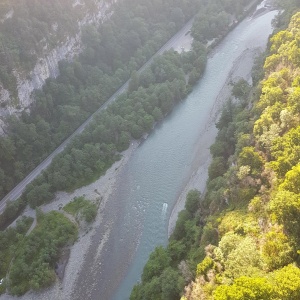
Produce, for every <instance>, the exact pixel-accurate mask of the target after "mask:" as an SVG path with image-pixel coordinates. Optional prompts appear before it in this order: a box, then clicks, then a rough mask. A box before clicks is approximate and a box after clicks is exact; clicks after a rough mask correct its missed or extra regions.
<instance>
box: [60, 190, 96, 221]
mask: <svg viewBox="0 0 300 300" xmlns="http://www.w3.org/2000/svg"><path fill="white" fill-rule="evenodd" d="M63 209H64V211H66V212H67V213H69V214H71V215H73V216H75V217H76V218H79V219H81V218H83V219H84V220H85V221H86V222H88V223H90V222H92V221H94V220H95V218H96V216H97V205H96V203H93V202H91V201H89V200H87V199H85V198H84V197H83V196H82V197H75V198H74V200H73V201H71V202H69V203H68V204H66V205H65V206H64V208H63Z"/></svg>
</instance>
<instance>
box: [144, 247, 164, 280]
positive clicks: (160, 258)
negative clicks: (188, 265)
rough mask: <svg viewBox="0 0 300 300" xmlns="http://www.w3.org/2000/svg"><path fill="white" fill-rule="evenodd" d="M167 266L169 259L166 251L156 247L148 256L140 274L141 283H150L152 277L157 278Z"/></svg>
mask: <svg viewBox="0 0 300 300" xmlns="http://www.w3.org/2000/svg"><path fill="white" fill-rule="evenodd" d="M169 264H170V257H169V256H168V253H167V251H166V249H164V248H163V247H161V246H160V247H156V248H155V250H154V251H153V252H152V253H151V254H150V257H149V260H148V262H147V263H146V265H145V267H144V270H143V274H142V280H143V282H148V281H149V282H150V281H151V280H152V278H153V277H156V276H157V277H159V276H160V275H161V274H162V272H163V270H164V269H165V268H167V267H168V266H169Z"/></svg>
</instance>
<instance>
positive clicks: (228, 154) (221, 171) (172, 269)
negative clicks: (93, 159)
mask: <svg viewBox="0 0 300 300" xmlns="http://www.w3.org/2000/svg"><path fill="white" fill-rule="evenodd" d="M280 22H283V21H282V19H281V20H280ZM281 24H282V23H281ZM299 32H300V13H296V14H295V15H294V16H293V17H292V19H291V21H290V24H289V26H288V28H287V29H286V30H283V31H280V32H278V33H277V34H275V35H274V36H273V37H272V38H271V40H270V48H269V53H268V57H267V58H266V59H265V63H264V67H263V72H262V70H260V71H259V68H258V66H256V69H255V72H254V73H253V80H254V83H257V82H258V79H259V77H260V76H259V74H262V73H263V74H264V78H263V80H262V81H260V82H259V83H258V86H257V87H256V88H254V89H252V92H251V91H250V87H249V86H248V85H247V84H246V83H245V82H243V81H241V82H239V83H238V84H236V85H235V86H234V88H233V96H235V98H236V99H238V101H234V102H233V101H229V102H228V103H227V105H226V106H225V107H224V110H223V113H222V115H221V117H220V119H219V121H218V123H217V128H218V129H219V133H218V137H217V140H216V142H215V144H214V145H213V146H212V147H211V153H212V156H213V162H212V164H211V166H210V168H209V180H208V182H207V192H206V194H205V195H200V193H199V192H198V191H196V190H193V191H190V193H189V194H188V196H187V201H186V206H185V210H184V211H182V212H181V213H180V215H179V218H178V221H177V224H176V228H175V230H174V232H173V234H172V236H171V238H170V241H169V245H168V246H167V248H166V249H164V248H162V247H159V248H157V249H156V250H155V251H154V252H153V253H152V254H151V256H150V258H149V261H148V262H147V264H146V266H145V267H144V271H143V275H142V282H141V283H140V284H138V285H136V286H135V288H134V289H133V291H132V294H131V298H130V299H131V300H135V299H156V300H157V299H164V300H165V299H179V298H180V297H179V294H180V293H181V295H183V296H182V298H181V299H182V300H196V299H197V300H198V299H217V300H221V299H222V300H229V299H231V300H238V299H241V300H242V299H300V280H299V278H300V269H299V265H298V263H299V250H298V249H299V247H300V240H299V230H300V228H299V221H298V220H299V217H300V208H299V207H300V196H299V193H300V189H299V186H300V181H299V180H300V165H299V162H300V135H299V133H300V106H299V103H300V102H299V95H300V94H299V89H300V88H299V82H300V81H299V78H300V77H299V74H300V73H299V71H300V70H299V59H300V56H299V53H300V52H299V44H298V39H299ZM183 286H185V288H183Z"/></svg>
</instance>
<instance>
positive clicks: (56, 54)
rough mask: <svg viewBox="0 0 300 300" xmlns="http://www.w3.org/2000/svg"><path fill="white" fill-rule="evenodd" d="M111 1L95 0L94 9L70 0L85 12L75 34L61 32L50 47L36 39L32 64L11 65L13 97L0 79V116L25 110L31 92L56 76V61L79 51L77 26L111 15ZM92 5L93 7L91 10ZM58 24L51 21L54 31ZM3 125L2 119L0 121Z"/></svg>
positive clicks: (101, 20) (27, 106) (77, 22)
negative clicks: (61, 36)
mask: <svg viewBox="0 0 300 300" xmlns="http://www.w3.org/2000/svg"><path fill="white" fill-rule="evenodd" d="M114 2H116V0H114V1H110V2H108V1H104V0H96V1H94V3H93V5H96V7H94V10H93V11H91V10H89V9H87V8H86V6H87V5H88V1H87V0H86V1H80V0H76V1H73V4H72V8H73V9H77V10H78V9H79V10H80V11H81V12H82V10H84V11H85V14H84V16H83V17H82V18H81V19H79V20H77V21H76V26H77V30H76V31H77V33H75V34H70V35H65V37H64V40H60V41H59V40H58V41H57V44H56V45H55V46H54V47H53V46H50V44H49V42H47V40H46V39H43V40H42V41H40V43H41V44H42V53H41V54H39V55H38V56H37V57H38V58H37V60H36V63H35V66H34V67H33V68H32V69H31V70H30V71H28V70H26V71H25V70H24V69H23V68H22V67H14V68H13V69H12V74H13V77H14V78H15V80H16V93H15V94H16V95H17V99H16V96H15V97H13V96H12V94H13V93H12V91H9V90H7V89H5V88H4V86H3V84H2V83H1V82H0V119H3V117H5V116H6V115H8V114H15V113H18V112H22V111H23V110H24V109H28V108H29V106H30V104H31V103H32V102H33V98H32V96H31V95H32V92H33V91H34V90H36V89H40V88H42V86H43V85H44V83H45V81H46V79H47V78H49V77H57V76H58V74H59V68H58V63H59V62H60V61H62V60H68V61H70V60H72V59H73V57H74V56H76V55H77V54H79V53H80V51H81V46H82V45H81V28H82V27H83V26H84V25H87V24H97V23H98V24H100V23H102V22H103V21H104V20H106V19H107V18H109V17H110V16H111V14H112V9H111V7H112V4H113V3H114ZM95 8H96V9H95ZM13 15H14V11H13V10H12V9H11V10H9V12H8V13H6V14H5V15H4V17H3V18H2V20H1V22H2V23H4V22H6V21H7V20H9V19H11V18H12V17H13ZM58 26H59V25H58V24H57V23H54V24H51V27H52V29H53V30H54V31H58V30H59V28H58ZM1 123H2V125H3V121H2V120H0V126H1Z"/></svg>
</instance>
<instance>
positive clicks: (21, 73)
mask: <svg viewBox="0 0 300 300" xmlns="http://www.w3.org/2000/svg"><path fill="white" fill-rule="evenodd" d="M112 3H113V1H104V0H99V1H91V0H82V1H74V0H67V1H60V0H55V1H51V2H49V1H34V2H32V1H21V2H20V1H4V0H2V1H1V2H0V21H1V35H0V40H1V46H0V119H1V120H2V122H4V123H5V119H4V117H5V116H6V115H8V114H12V113H14V114H15V113H17V112H21V111H23V110H24V109H28V108H29V106H30V104H31V103H32V102H33V100H34V98H33V97H32V95H31V93H32V92H33V91H34V89H40V88H41V87H42V86H43V84H44V83H45V80H46V79H47V78H49V77H56V76H57V75H58V73H59V69H58V63H59V61H61V60H63V59H67V60H70V59H72V58H73V57H74V55H76V54H78V53H79V52H80V51H81V46H82V42H81V29H82V27H83V26H84V25H87V24H98V23H101V22H102V21H103V20H105V19H107V18H108V17H109V16H110V15H111V6H112Z"/></svg>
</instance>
